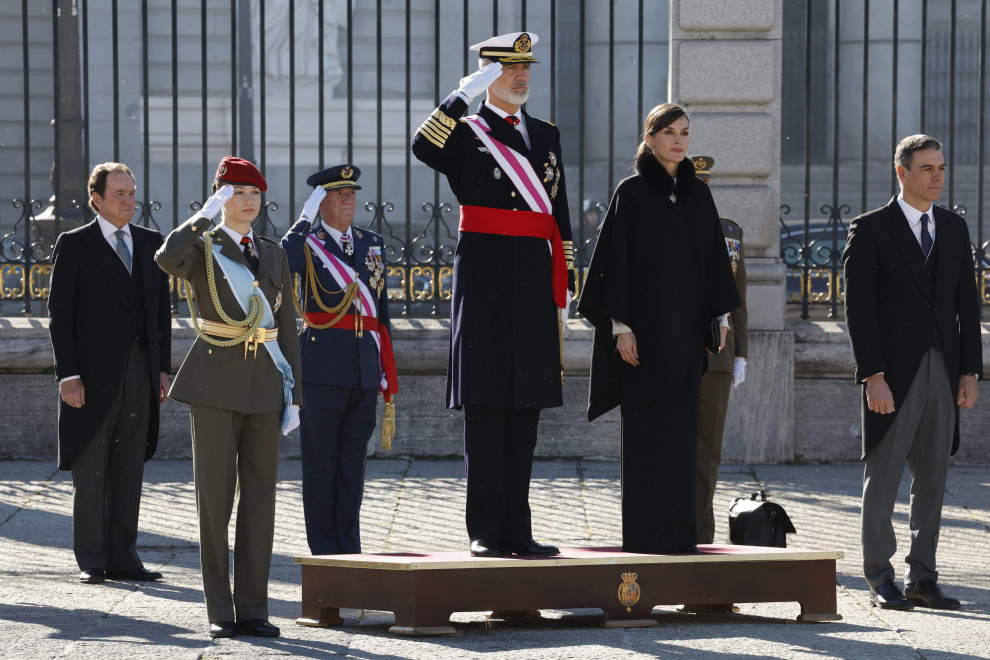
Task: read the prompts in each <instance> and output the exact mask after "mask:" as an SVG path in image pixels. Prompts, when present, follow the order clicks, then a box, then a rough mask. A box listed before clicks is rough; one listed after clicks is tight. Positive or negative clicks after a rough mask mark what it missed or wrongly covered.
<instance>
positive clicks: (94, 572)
mask: <svg viewBox="0 0 990 660" xmlns="http://www.w3.org/2000/svg"><path fill="white" fill-rule="evenodd" d="M79 581H80V582H82V583H83V584H103V569H102V568H87V569H86V570H84V571H83V572H82V573H80V574H79Z"/></svg>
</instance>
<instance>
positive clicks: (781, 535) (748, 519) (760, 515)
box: [729, 490, 797, 548]
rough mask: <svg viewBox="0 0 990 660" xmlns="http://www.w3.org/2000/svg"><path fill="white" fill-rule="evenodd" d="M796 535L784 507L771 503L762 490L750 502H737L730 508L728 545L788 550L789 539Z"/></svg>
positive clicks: (752, 496)
mask: <svg viewBox="0 0 990 660" xmlns="http://www.w3.org/2000/svg"><path fill="white" fill-rule="evenodd" d="M757 497H759V498H760V499H759V500H757V499H756V498H757ZM796 533H797V530H796V529H794V525H793V524H792V523H791V519H790V518H789V517H788V516H787V512H786V511H784V507H782V506H780V505H779V504H777V503H775V502H768V501H767V494H766V493H765V492H763V491H762V490H761V491H760V492H758V493H753V494H752V495H750V496H749V499H745V498H742V497H739V498H736V500H735V501H734V502H733V503H732V506H730V507H729V541H730V542H731V543H732V544H733V545H762V546H770V547H774V548H786V547H787V535H788V534H796Z"/></svg>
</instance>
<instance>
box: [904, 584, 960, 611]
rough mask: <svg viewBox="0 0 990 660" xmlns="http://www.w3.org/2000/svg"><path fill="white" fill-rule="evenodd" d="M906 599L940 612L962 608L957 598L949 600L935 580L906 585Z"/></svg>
mask: <svg viewBox="0 0 990 660" xmlns="http://www.w3.org/2000/svg"><path fill="white" fill-rule="evenodd" d="M904 597H905V598H908V599H910V600H911V602H912V603H914V604H915V605H921V606H922V607H933V608H935V609H939V610H958V609H959V608H960V607H962V603H960V602H959V601H958V600H956V599H955V598H949V597H948V596H946V595H945V593H943V592H942V589H940V588H939V586H938V584H936V583H935V580H919V581H918V582H912V583H909V584H905V585H904Z"/></svg>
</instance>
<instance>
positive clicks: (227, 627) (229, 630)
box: [210, 621, 237, 639]
mask: <svg viewBox="0 0 990 660" xmlns="http://www.w3.org/2000/svg"><path fill="white" fill-rule="evenodd" d="M210 637H212V638H213V639H216V638H217V637H237V624H235V623H234V622H233V621H217V622H216V623H211V624H210Z"/></svg>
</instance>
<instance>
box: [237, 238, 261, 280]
mask: <svg viewBox="0 0 990 660" xmlns="http://www.w3.org/2000/svg"><path fill="white" fill-rule="evenodd" d="M241 245H243V246H244V258H245V259H247V262H248V265H249V266H251V270H253V271H254V274H255V275H257V274H258V265H259V264H258V257H256V256H255V255H254V241H252V240H251V239H250V238H248V237H247V236H245V237H244V238H242V239H241Z"/></svg>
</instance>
